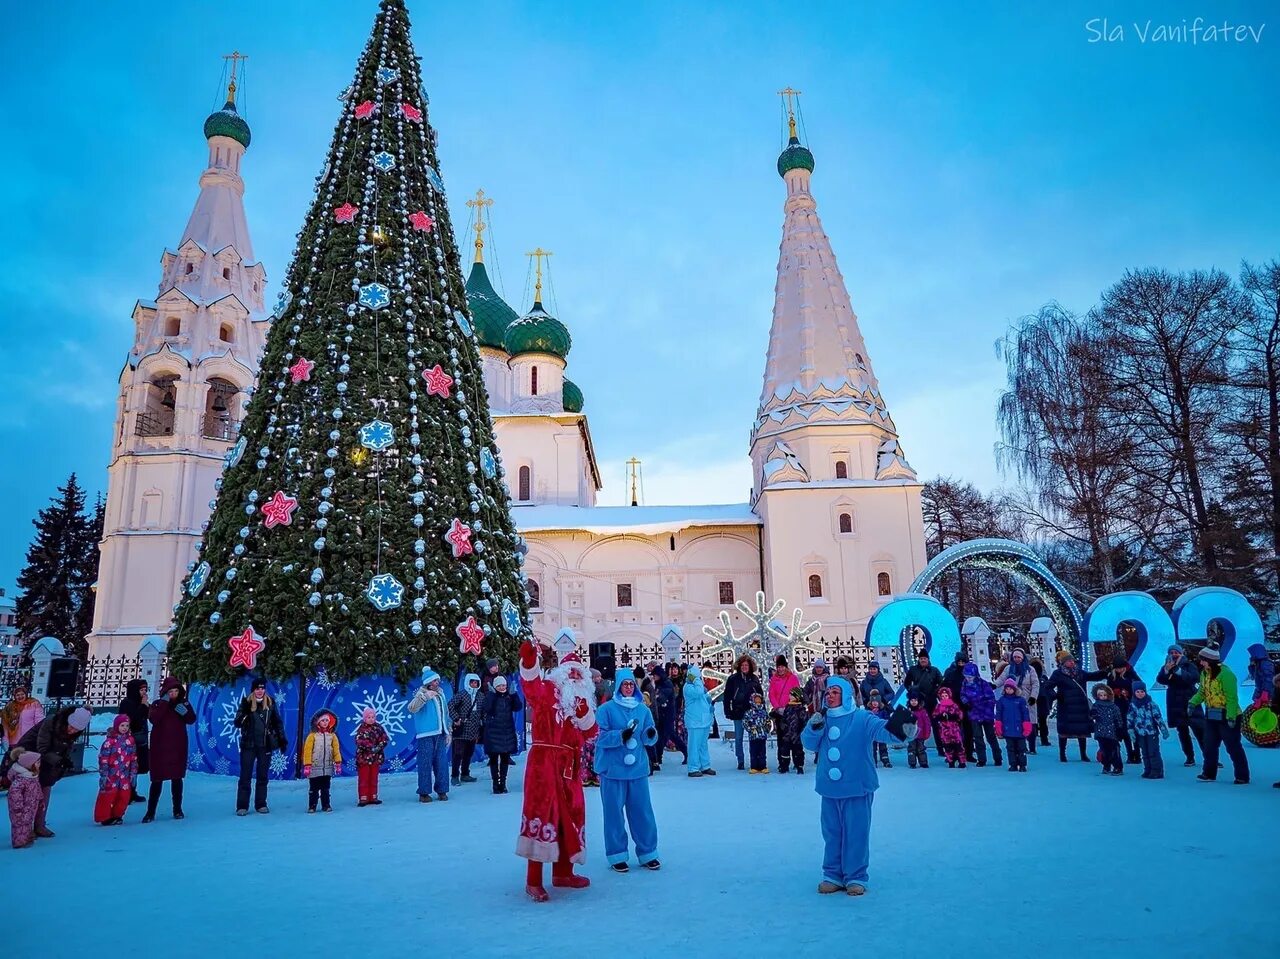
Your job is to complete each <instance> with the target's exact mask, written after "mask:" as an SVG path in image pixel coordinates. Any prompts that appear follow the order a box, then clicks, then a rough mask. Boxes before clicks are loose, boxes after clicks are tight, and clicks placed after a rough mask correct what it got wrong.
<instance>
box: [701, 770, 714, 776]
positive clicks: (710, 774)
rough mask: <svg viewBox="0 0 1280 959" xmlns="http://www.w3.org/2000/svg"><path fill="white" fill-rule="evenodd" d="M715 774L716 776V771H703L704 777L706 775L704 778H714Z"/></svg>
mask: <svg viewBox="0 0 1280 959" xmlns="http://www.w3.org/2000/svg"><path fill="white" fill-rule="evenodd" d="M715 774H716V771H715V770H714V769H704V770H702V775H704V776H714V775H715Z"/></svg>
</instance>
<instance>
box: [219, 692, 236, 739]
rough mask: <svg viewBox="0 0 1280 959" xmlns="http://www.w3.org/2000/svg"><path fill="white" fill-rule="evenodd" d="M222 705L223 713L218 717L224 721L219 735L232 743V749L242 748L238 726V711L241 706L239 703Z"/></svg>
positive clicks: (220, 720)
mask: <svg viewBox="0 0 1280 959" xmlns="http://www.w3.org/2000/svg"><path fill="white" fill-rule="evenodd" d="M219 705H220V706H221V707H222V715H221V716H220V717H218V721H219V722H221V723H222V728H221V729H220V730H218V735H219V736H221V737H222V738H223V739H225V740H226V741H227V742H229V743H230V744H231V748H232V749H239V748H240V730H239V729H237V728H236V711H237V710H238V709H239V708H240V704H239V703H220V704H219Z"/></svg>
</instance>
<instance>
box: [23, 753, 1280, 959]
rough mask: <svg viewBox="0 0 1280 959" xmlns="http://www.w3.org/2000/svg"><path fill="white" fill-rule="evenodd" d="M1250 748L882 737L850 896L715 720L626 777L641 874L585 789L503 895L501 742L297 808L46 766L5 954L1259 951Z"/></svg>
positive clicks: (1266, 908)
mask: <svg viewBox="0 0 1280 959" xmlns="http://www.w3.org/2000/svg"><path fill="white" fill-rule="evenodd" d="M1248 753H1249V761H1250V763H1251V764H1252V766H1253V785H1251V786H1247V787H1236V786H1233V785H1231V781H1230V776H1229V775H1228V776H1226V778H1225V780H1220V781H1219V782H1218V783H1216V784H1202V783H1197V782H1196V781H1195V774H1196V772H1197V770H1195V769H1184V768H1183V767H1182V760H1181V755H1180V753H1179V752H1178V750H1177V747H1176V743H1175V742H1170V743H1166V745H1165V750H1164V755H1165V762H1166V764H1167V765H1168V768H1167V770H1166V774H1167V776H1168V778H1167V779H1166V780H1164V781H1163V782H1149V781H1145V780H1142V779H1140V778H1139V775H1138V774H1139V772H1140V770H1141V767H1135V766H1128V767H1126V770H1125V775H1124V777H1123V778H1122V779H1113V778H1110V777H1107V778H1104V777H1103V776H1101V775H1100V774H1099V770H1098V766H1097V765H1096V764H1090V765H1087V766H1085V765H1081V764H1080V763H1078V762H1071V763H1069V764H1067V765H1061V764H1059V763H1058V761H1057V753H1056V749H1054V750H1051V751H1049V752H1046V751H1044V750H1042V751H1041V752H1040V753H1039V755H1038V756H1033V757H1030V763H1029V765H1030V770H1031V771H1030V772H1029V773H1026V774H1012V773H1009V772H1007V771H1006V770H1005V769H1003V768H996V767H994V766H988V767H987V768H985V769H976V768H974V767H970V768H968V769H966V770H959V769H956V770H949V769H947V768H946V766H945V764H944V763H940V762H938V761H936V760H931V762H933V765H932V766H931V767H930V768H929V769H928V770H909V769H907V768H906V763H905V756H904V754H903V752H902V751H901V750H896V751H894V753H893V759H894V768H893V769H889V770H882V771H881V777H880V778H881V789H880V791H879V793H878V794H877V795H876V800H875V818H874V826H873V836H872V861H871V885H870V889H869V892H868V894H867V895H866V896H865V897H863V898H861V899H854V898H850V897H848V896H844V895H834V896H819V895H817V893H816V891H815V887H816V885H817V883H818V881H819V879H820V878H821V877H820V868H819V867H820V864H821V857H822V842H821V838H820V835H819V830H818V808H819V798H818V796H817V795H816V794H815V793H814V792H813V772H812V769H811V768H810V769H809V770H808V771H807V772H806V773H805V775H804V776H797V775H795V774H794V772H793V773H792V774H790V775H787V776H783V775H780V774H779V773H778V772H777V771H776V769H775V770H774V771H773V772H772V773H771V774H770V775H768V776H750V775H748V774H747V773H745V772H742V773H740V772H736V771H735V770H734V766H735V763H734V759H733V754H732V751H731V750H730V749H729V748H728V747H727V746H726V745H725V744H723V743H720V742H718V741H715V740H713V741H712V762H713V763H714V764H715V766H716V767H717V768H718V770H719V772H720V775H719V776H717V777H715V778H714V779H712V778H704V779H688V778H687V777H686V776H685V774H684V770H683V768H682V767H681V766H680V765H679V762H680V757H679V755H678V754H672V753H668V754H667V760H666V764H665V765H664V767H663V771H662V772H661V773H659V774H658V775H656V776H654V777H653V778H652V779H651V780H650V782H651V784H652V795H653V804H654V808H655V811H656V814H657V819H658V828H659V840H660V845H659V855H660V856H661V859H662V863H663V866H662V870H661V871H660V872H657V873H649V872H647V871H644V870H640V869H638V868H636V867H635V863H634V861H633V863H632V867H633V868H632V871H631V873H629V874H627V875H616V874H613V873H610V872H608V871H607V868H606V865H605V860H604V851H603V846H602V840H601V828H600V822H601V816H600V797H599V791H598V790H595V789H589V790H588V791H587V824H588V839H587V844H588V845H587V848H588V862H587V864H586V866H585V868H582V869H580V871H582V872H584V873H585V874H586V875H587V876H589V877H590V878H591V880H592V886H591V888H589V889H586V890H583V891H577V890H564V889H550V893H551V897H552V901H551V902H550V903H547V904H545V905H538V904H535V903H532V902H530V901H529V900H528V899H526V898H525V895H524V869H525V861H524V860H523V859H518V858H517V857H516V856H515V855H514V853H513V849H514V847H515V838H516V832H517V829H518V826H519V822H520V788H521V786H520V777H521V774H522V772H523V770H524V768H525V757H521V759H520V764H519V766H518V767H517V768H515V769H513V770H512V778H511V782H510V786H511V788H512V792H511V793H510V794H508V795H505V796H494V795H492V794H491V792H490V788H489V783H488V776H487V769H484V770H473V772H474V773H475V774H476V775H477V776H478V777H479V778H480V782H478V783H476V784H474V785H466V786H461V787H454V788H453V789H452V790H451V792H450V801H449V802H448V803H440V802H433V803H431V804H430V805H419V804H418V803H417V802H416V801H415V798H416V797H415V795H414V793H415V782H416V779H415V776H414V775H412V774H400V775H395V776H388V775H385V774H384V775H383V777H382V798H383V799H384V800H385V804H384V805H382V806H372V807H368V808H365V809H359V808H356V805H355V783H354V781H353V779H352V778H350V777H344V778H342V779H339V780H336V781H335V783H334V787H333V796H334V808H335V811H334V812H333V813H332V814H330V815H325V814H323V813H317V814H315V815H311V816H309V815H307V814H306V812H305V809H306V788H307V787H306V783H305V782H289V783H275V782H273V783H272V784H271V789H270V803H271V808H272V812H271V814H270V815H267V816H260V815H254V814H250V815H249V816H248V817H245V818H237V817H236V816H235V815H234V814H233V809H234V805H235V789H236V784H235V781H234V780H233V779H230V778H227V777H216V776H207V775H196V774H192V775H188V777H187V780H186V797H187V798H186V803H185V805H186V813H187V818H186V820H185V821H184V822H174V821H172V820H171V819H170V818H169V797H168V790H167V789H166V790H165V795H164V798H163V799H162V800H161V803H160V813H159V816H158V818H157V820H156V822H155V823H153V824H150V825H147V826H143V825H141V824H140V823H139V822H138V820H139V819H140V818H141V815H142V813H141V809H142V807H140V806H138V805H134V806H131V807H130V808H129V812H128V814H127V816H126V823H125V825H123V826H119V827H101V826H95V825H94V824H93V822H92V808H93V800H94V795H95V793H96V790H97V777H96V776H94V775H91V774H89V775H81V776H75V777H72V778H69V779H66V780H64V781H63V782H61V783H59V784H58V785H57V786H56V787H55V789H54V792H53V801H52V807H51V809H50V814H49V823H50V826H51V828H53V829H54V830H56V831H57V837H56V838H54V839H49V840H38V841H37V842H36V845H35V846H34V847H33V848H30V849H23V850H12V849H8V848H3V849H0V863H3V866H0V870H2V871H3V873H4V874H5V875H7V876H12V877H13V878H14V879H18V878H19V877H20V878H21V887H20V892H21V897H22V903H23V905H22V916H23V920H24V921H21V922H11V923H10V924H9V925H8V929H7V932H6V936H5V939H6V941H5V947H6V948H5V954H6V955H13V956H37V955H38V956H42V957H63V956H66V957H78V959H79V957H86V956H107V955H127V954H131V953H134V952H137V951H138V950H139V949H142V950H143V951H144V952H155V951H156V950H157V949H159V950H161V951H162V952H169V951H173V950H174V949H176V950H177V952H178V953H179V954H181V955H183V956H201V955H215V956H218V955H229V954H231V953H233V952H234V953H244V952H245V951H246V950H248V951H249V952H251V953H254V954H262V955H305V956H307V957H308V959H317V957H330V956H333V957H343V959H350V957H352V956H367V955H377V954H382V953H396V954H410V953H412V954H418V953H421V954H422V955H432V956H435V955H439V956H454V957H462V956H522V957H532V959H537V957H555V959H563V957H564V956H566V955H590V954H593V953H596V952H598V951H599V950H601V949H605V950H607V951H609V950H616V949H617V942H616V937H617V934H618V932H619V931H620V930H621V929H624V928H629V929H631V930H633V932H634V936H633V938H632V939H631V941H630V943H629V944H628V945H627V947H626V949H625V950H624V951H625V954H626V955H627V956H629V957H647V956H691V955H700V956H707V957H713V956H728V955H732V956H735V957H756V956H769V955H773V956H787V957H789V959H794V957H804V956H822V957H824V959H836V957H843V956H851V955H904V954H905V955H916V954H921V955H931V954H934V953H938V952H942V953H945V954H946V955H949V956H956V957H963V956H977V955H992V954H996V955H999V954H1003V953H1004V952H1006V951H1009V950H1015V952H1014V953H1013V954H1016V955H1018V956H1029V957H1034V959H1054V957H1058V956H1064V957H1065V956H1071V957H1079V956H1083V955H1100V954H1105V955H1108V956H1114V957H1124V959H1133V957H1147V956H1152V957H1159V959H1176V957H1180V956H1188V957H1190V956H1195V957H1204V956H1209V955H1232V954H1234V955H1249V954H1263V951H1264V950H1267V949H1270V947H1271V946H1272V945H1273V944H1274V942H1275V925H1274V922H1275V913H1274V904H1275V900H1274V892H1273V891H1271V884H1270V882H1269V877H1271V876H1274V874H1275V842H1274V838H1275V832H1274V829H1275V823H1276V811H1277V809H1278V808H1280V790H1274V789H1272V788H1270V784H1271V783H1272V782H1273V781H1274V780H1276V779H1277V778H1280V751H1278V750H1270V751H1265V750H1259V749H1253V748H1250V749H1249V750H1248ZM672 756H674V757H675V758H674V761H673V760H672ZM773 758H774V756H773V748H772V744H771V746H770V760H771V762H772V761H773ZM547 873H548V875H547V881H548V883H549V882H550V869H549V868H548V869H547ZM55 890H56V893H55ZM106 890H114V891H112V892H108V891H106ZM120 890H129V892H128V894H127V895H125V897H124V898H123V899H121V895H124V894H123V893H120V892H119V891H120ZM246 936H247V938H246ZM831 937H835V939H832V938H831ZM166 942H167V943H168V945H166V944H165V943H166Z"/></svg>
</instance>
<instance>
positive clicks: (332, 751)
mask: <svg viewBox="0 0 1280 959" xmlns="http://www.w3.org/2000/svg"><path fill="white" fill-rule="evenodd" d="M341 763H342V747H341V746H340V745H339V744H338V737H337V735H336V734H335V733H321V732H314V733H309V734H308V735H307V739H306V741H305V742H304V743H303V744H302V765H304V766H310V767H311V775H312V776H333V775H336V768H335V767H337V766H338V765H340V764H341Z"/></svg>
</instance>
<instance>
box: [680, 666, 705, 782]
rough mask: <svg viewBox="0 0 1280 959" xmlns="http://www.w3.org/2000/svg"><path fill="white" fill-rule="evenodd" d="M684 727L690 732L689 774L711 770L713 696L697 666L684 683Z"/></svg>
mask: <svg viewBox="0 0 1280 959" xmlns="http://www.w3.org/2000/svg"><path fill="white" fill-rule="evenodd" d="M684 726H685V729H687V730H688V732H689V772H691V773H700V772H703V771H704V770H707V769H710V768H711V746H710V739H711V696H710V694H709V693H708V692H707V687H706V686H704V685H703V684H702V670H700V669H699V668H698V667H697V666H690V667H689V673H688V678H687V679H686V680H685V683H684Z"/></svg>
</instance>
